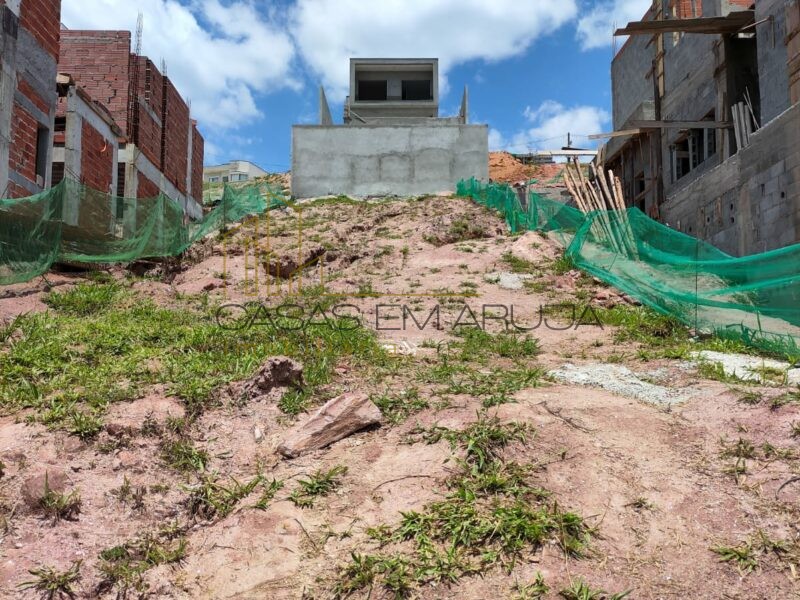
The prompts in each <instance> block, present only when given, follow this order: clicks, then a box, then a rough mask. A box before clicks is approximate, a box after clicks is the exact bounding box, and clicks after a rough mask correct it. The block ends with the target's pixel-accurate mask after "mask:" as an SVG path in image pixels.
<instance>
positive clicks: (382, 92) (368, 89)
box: [358, 79, 388, 102]
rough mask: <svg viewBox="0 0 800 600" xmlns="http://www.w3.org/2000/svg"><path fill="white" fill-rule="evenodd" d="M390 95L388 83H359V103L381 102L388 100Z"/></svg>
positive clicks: (383, 81)
mask: <svg viewBox="0 0 800 600" xmlns="http://www.w3.org/2000/svg"><path fill="white" fill-rule="evenodd" d="M387 94H388V82H387V81H386V80H385V79H384V80H382V81H359V82H358V101H359V102H379V101H381V100H386V98H387Z"/></svg>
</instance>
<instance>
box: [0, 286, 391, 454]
mask: <svg viewBox="0 0 800 600" xmlns="http://www.w3.org/2000/svg"><path fill="white" fill-rule="evenodd" d="M303 301H304V300H302V299H301V300H300V302H303ZM307 301H308V302H311V301H312V299H307ZM48 303H49V304H50V305H51V306H52V307H54V309H55V310H53V311H49V312H47V313H41V314H29V315H24V316H22V317H19V318H18V319H16V320H15V321H14V323H13V324H12V325H10V326H9V327H13V335H12V332H11V331H6V332H5V337H6V340H5V341H4V342H3V343H2V348H3V351H4V355H3V357H4V365H3V375H4V376H3V378H2V379H1V380H0V409H2V410H3V411H5V412H14V411H17V410H20V409H26V408H32V409H34V413H33V415H32V417H31V418H32V419H35V420H38V421H40V422H42V423H45V424H47V425H50V426H53V427H61V428H64V429H66V430H68V431H71V432H73V433H74V434H75V435H79V436H81V437H83V438H85V439H90V438H91V437H93V436H94V435H95V434H96V433H97V432H98V431H99V428H100V426H101V420H100V419H101V415H102V414H103V412H104V411H105V409H106V407H107V406H108V404H109V403H112V402H117V401H123V400H132V399H135V398H137V397H140V396H141V395H142V394H143V390H146V388H147V386H149V385H155V384H163V385H166V386H167V393H170V394H174V395H176V396H178V397H180V398H182V399H183V400H184V401H185V403H186V405H187V408H188V414H189V418H190V419H191V418H193V417H194V416H196V415H197V414H199V413H200V412H201V411H202V410H203V409H204V408H205V407H206V406H208V405H209V404H211V403H212V402H214V401H215V400H214V391H215V390H217V389H218V388H220V387H221V386H223V385H225V384H227V383H229V382H231V381H237V380H242V379H245V378H247V377H248V376H250V375H251V374H252V373H253V372H254V371H255V370H256V369H257V368H258V367H259V366H260V365H261V364H262V363H263V362H264V361H265V360H266V359H267V358H269V357H271V356H277V355H283V356H289V357H291V358H294V359H296V360H299V361H300V362H302V363H303V365H304V381H305V386H304V387H303V389H302V390H299V391H297V392H295V397H294V399H293V402H290V401H289V400H287V401H286V402H284V407H285V408H286V409H287V412H292V413H297V412H300V411H301V410H304V409H305V408H307V406H308V405H309V404H310V403H311V402H312V401H313V397H314V392H315V390H316V389H317V388H318V387H319V386H320V385H324V384H326V383H329V381H330V378H331V373H332V370H333V366H334V365H335V364H336V362H337V359H338V357H340V356H343V355H348V356H349V357H350V360H351V361H354V362H355V363H363V362H370V363H380V362H381V361H384V360H385V359H386V355H385V352H384V351H383V350H382V349H381V348H380V346H379V345H378V344H377V342H376V341H375V338H374V335H373V334H372V333H371V332H369V331H367V330H364V329H361V328H355V329H353V328H352V322H349V321H348V322H346V323H345V322H344V321H342V320H339V319H333V318H332V317H331V318H330V319H329V324H328V325H324V324H319V323H317V324H313V323H312V324H307V327H305V328H304V329H301V328H299V327H298V324H299V322H298V320H297V319H289V318H288V317H287V318H282V317H281V318H277V317H276V318H275V319H274V320H273V321H268V320H267V319H262V320H261V321H260V323H259V324H254V325H252V326H249V327H248V326H246V323H244V322H241V321H240V322H238V323H239V324H240V325H241V329H240V330H238V331H234V330H232V329H233V326H234V325H236V324H237V322H231V323H228V324H227V326H226V328H223V327H220V326H219V325H218V323H217V322H216V314H215V310H214V308H213V307H209V306H207V305H204V303H202V302H195V303H191V302H189V301H187V302H185V303H183V304H181V305H179V306H177V307H176V308H171V309H167V308H161V307H158V306H156V305H155V304H154V303H153V302H151V301H150V300H139V299H136V298H134V297H133V296H132V295H131V294H130V293H129V292H128V291H127V290H126V289H125V288H124V287H123V286H122V285H121V284H118V283H91V284H81V285H79V286H77V287H76V288H74V289H73V290H70V291H68V292H63V293H51V294H50V295H49V296H48ZM315 320H317V321H321V319H315ZM300 324H302V323H300ZM277 326H285V328H283V327H282V328H281V329H280V330H278V329H277ZM6 329H8V328H6ZM290 400H291V399H290Z"/></svg>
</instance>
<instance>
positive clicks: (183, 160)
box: [161, 77, 191, 194]
mask: <svg viewBox="0 0 800 600" xmlns="http://www.w3.org/2000/svg"><path fill="white" fill-rule="evenodd" d="M190 127H191V120H190V117H189V107H188V106H187V105H186V103H185V102H184V101H183V98H181V95H180V93H178V90H177V89H175V86H174V85H172V82H171V81H170V80H169V77H165V78H164V129H165V140H164V148H163V149H162V153H163V159H164V160H163V164H162V167H161V171H162V172H163V173H164V175H165V176H166V177H167V179H168V180H169V181H171V182H172V184H173V185H174V186H175V187H176V188H178V191H180V192H181V193H182V194H185V193H186V175H187V173H188V172H189V171H188V169H189V164H188V163H189V128H190Z"/></svg>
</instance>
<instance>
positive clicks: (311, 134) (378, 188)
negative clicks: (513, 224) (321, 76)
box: [292, 58, 489, 198]
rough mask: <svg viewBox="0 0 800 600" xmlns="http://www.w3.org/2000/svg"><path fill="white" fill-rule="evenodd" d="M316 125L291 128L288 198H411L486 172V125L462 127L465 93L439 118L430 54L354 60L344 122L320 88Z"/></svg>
mask: <svg viewBox="0 0 800 600" xmlns="http://www.w3.org/2000/svg"><path fill="white" fill-rule="evenodd" d="M319 113H320V114H319V124H318V125H295V126H294V127H293V128H292V195H293V196H295V197H299V198H307V197H312V196H322V195H327V194H349V195H352V196H379V195H402V196H411V195H418V194H429V193H436V192H442V191H451V190H455V186H456V183H457V182H458V181H459V180H460V179H466V178H469V177H478V178H480V179H488V177H489V130H488V127H487V126H486V125H469V124H468V115H469V100H468V95H467V90H466V89H465V90H464V96H463V99H462V102H461V110H460V112H459V114H458V115H457V116H455V117H449V118H440V117H439V61H438V59H435V58H432V59H425V58H420V59H376V58H354V59H351V61H350V95H349V96H348V97H347V98H346V100H345V102H344V124H343V125H335V124H334V123H333V119H332V117H331V111H330V107H329V106H328V100H327V98H326V96H325V91H324V90H323V89H322V88H320V94H319Z"/></svg>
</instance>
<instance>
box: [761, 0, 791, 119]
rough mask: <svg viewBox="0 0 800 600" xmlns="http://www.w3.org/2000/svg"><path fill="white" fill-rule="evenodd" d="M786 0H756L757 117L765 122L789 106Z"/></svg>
mask: <svg viewBox="0 0 800 600" xmlns="http://www.w3.org/2000/svg"><path fill="white" fill-rule="evenodd" d="M786 12H787V11H786V0H759V1H758V2H756V22H757V23H758V22H761V21H765V20H766V19H770V18H771V19H772V21H769V20H766V22H762V23H761V24H760V25H757V26H756V39H757V40H758V85H759V88H760V89H761V119H760V121H759V122H760V123H767V122H769V121H771V120H772V119H774V118H775V117H777V116H778V115H779V114H781V113H782V112H783V111H785V110H786V109H787V108H789V106H790V104H791V103H790V100H789V72H788V54H787V48H786V44H784V43H782V41H783V40H782V39H780V38H783V37H784V36H785V35H786Z"/></svg>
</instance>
